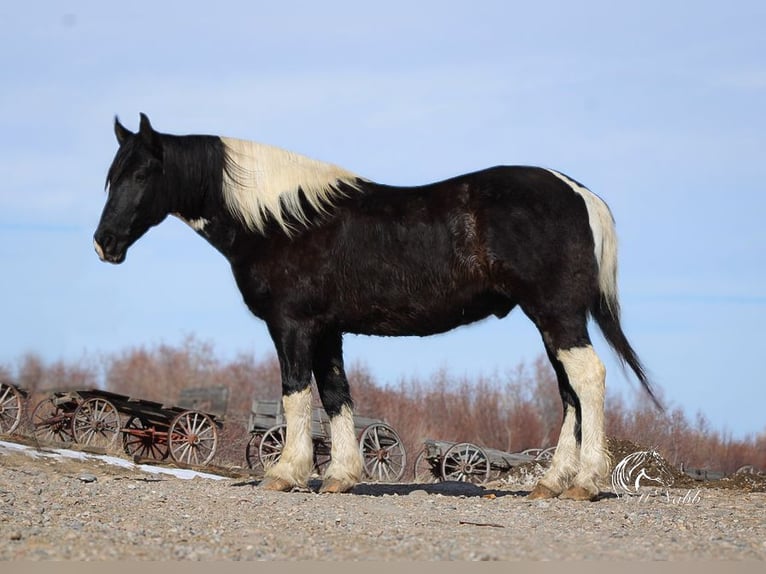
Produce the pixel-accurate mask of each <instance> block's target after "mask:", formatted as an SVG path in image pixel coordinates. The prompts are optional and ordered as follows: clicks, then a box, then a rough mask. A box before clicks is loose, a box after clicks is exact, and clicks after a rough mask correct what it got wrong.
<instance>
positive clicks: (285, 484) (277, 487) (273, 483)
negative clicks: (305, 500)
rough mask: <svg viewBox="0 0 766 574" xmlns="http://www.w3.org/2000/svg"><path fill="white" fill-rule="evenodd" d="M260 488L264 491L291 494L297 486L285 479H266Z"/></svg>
mask: <svg viewBox="0 0 766 574" xmlns="http://www.w3.org/2000/svg"><path fill="white" fill-rule="evenodd" d="M258 486H259V487H260V488H262V489H263V490H274V491H277V492H289V491H291V490H292V489H293V488H294V487H296V486H297V485H296V484H293V483H292V482H289V481H287V480H285V479H284V478H264V479H263V480H262V481H261V483H260V484H259V485H258Z"/></svg>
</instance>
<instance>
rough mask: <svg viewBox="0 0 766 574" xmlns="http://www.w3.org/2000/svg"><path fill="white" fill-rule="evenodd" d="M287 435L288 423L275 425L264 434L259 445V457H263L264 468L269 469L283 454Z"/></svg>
mask: <svg viewBox="0 0 766 574" xmlns="http://www.w3.org/2000/svg"><path fill="white" fill-rule="evenodd" d="M286 437H287V425H276V426H273V427H271V428H270V429H269V430H267V431H266V432H265V433H264V434H263V436H262V437H261V444H260V445H258V457H259V458H260V459H261V465H262V466H263V470H268V469H269V467H271V466H272V465H274V464H276V462H277V461H278V460H279V457H281V456H282V449H283V448H284V447H285V440H286Z"/></svg>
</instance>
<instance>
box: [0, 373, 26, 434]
mask: <svg viewBox="0 0 766 574" xmlns="http://www.w3.org/2000/svg"><path fill="white" fill-rule="evenodd" d="M22 400H23V397H22V396H21V393H20V392H19V390H18V389H17V388H16V387H14V386H13V385H7V384H5V383H0V434H11V433H12V432H13V431H15V430H16V429H17V428H18V426H19V423H20V422H21V412H22V406H23V402H22Z"/></svg>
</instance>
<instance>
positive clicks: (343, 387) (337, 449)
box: [314, 333, 362, 492]
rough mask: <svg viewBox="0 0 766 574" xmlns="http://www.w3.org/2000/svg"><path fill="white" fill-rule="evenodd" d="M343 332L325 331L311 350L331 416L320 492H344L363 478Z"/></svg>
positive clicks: (323, 400) (323, 403)
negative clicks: (345, 364) (327, 454)
mask: <svg viewBox="0 0 766 574" xmlns="http://www.w3.org/2000/svg"><path fill="white" fill-rule="evenodd" d="M342 344H343V341H342V336H341V334H340V333H327V334H325V335H324V336H323V337H321V338H320V339H319V340H318V341H317V345H316V348H315V351H314V379H315V380H316V383H317V388H318V389H319V398H320V399H321V400H322V405H323V406H324V409H325V412H326V413H327V416H329V417H330V437H331V440H332V443H331V450H330V465H329V466H328V467H327V470H326V471H325V474H324V478H323V480H322V488H321V492H346V491H348V490H351V488H353V487H354V485H355V484H356V483H358V482H359V480H361V478H362V454H361V452H360V451H359V442H358V441H357V438H356V432H355V429H354V414H353V408H354V405H353V402H352V401H351V393H350V391H349V387H348V379H347V378H346V371H345V369H344V368H343V351H342Z"/></svg>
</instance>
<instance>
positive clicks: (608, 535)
mask: <svg viewBox="0 0 766 574" xmlns="http://www.w3.org/2000/svg"><path fill="white" fill-rule="evenodd" d="M610 444H611V446H612V448H613V452H614V455H615V457H617V456H620V455H622V452H621V451H619V449H620V448H622V449H624V451H626V452H627V451H631V452H633V450H632V449H634V448H636V445H631V444H629V443H619V444H618V443H614V442H612V443H610ZM31 450H32V453H33V454H34V453H36V456H32V454H30V452H29V451H24V452H21V451H18V450H13V449H8V448H2V447H0V560H4V561H7V560H96V561H97V560H183V561H191V560H195V561H196V560H333V561H337V560H387V561H390V560H427V561H431V560H449V561H474V560H572V559H574V560H577V559H597V560H604V559H610V560H611V559H620V560H690V559H693V560H719V559H728V560H743V559H749V560H763V559H764V558H766V477H763V476H762V475H758V474H751V475H747V476H744V475H743V476H738V477H736V478H733V479H724V480H720V481H716V482H715V483H712V482H700V481H694V480H692V479H687V478H684V477H683V476H680V473H679V476H678V477H677V479H678V481H677V482H675V483H674V484H673V485H672V487H669V488H665V487H662V488H656V489H646V490H645V491H643V492H641V494H640V495H637V496H630V495H627V494H624V493H616V492H612V491H610V489H609V487H608V486H607V487H605V489H604V492H603V493H602V496H601V497H600V499H599V500H598V501H596V502H591V503H582V502H571V501H564V500H557V499H555V500H547V501H530V500H528V499H527V498H526V497H525V495H526V494H527V492H528V491H529V489H530V488H531V486H532V485H533V484H534V480H536V476H538V475H539V472H540V470H541V469H540V468H536V467H533V466H531V465H530V466H529V467H526V468H524V467H517V468H516V469H514V473H512V474H508V475H505V476H501V477H498V478H497V480H495V481H493V482H491V483H488V484H485V485H483V486H478V485H473V484H468V483H460V482H440V483H434V484H416V483H400V484H378V483H363V484H359V485H358V486H357V487H355V488H354V489H353V491H352V492H350V493H346V494H340V495H337V494H336V495H320V494H317V492H316V489H317V487H318V482H312V483H311V484H310V487H311V488H310V489H308V490H307V491H294V492H290V493H275V492H267V491H263V490H260V489H259V488H258V478H257V477H254V476H251V475H249V474H248V473H246V472H244V471H236V470H233V469H228V470H226V471H224V470H223V469H216V470H217V471H218V472H217V473H214V472H211V471H210V470H207V472H206V473H205V474H201V475H196V477H195V478H184V477H182V476H179V475H174V474H160V473H157V472H154V471H152V472H149V471H148V470H147V468H149V467H141V466H136V465H133V467H132V468H128V467H124V466H117V465H115V464H114V463H113V462H109V461H108V460H103V459H101V458H98V457H89V458H86V459H82V458H81V459H77V458H63V457H53V456H47V455H46V456H44V455H45V454H49V453H45V450H47V449H43V451H35V450H34V449H31ZM166 470H168V471H170V470H172V469H166ZM192 475H193V473H192Z"/></svg>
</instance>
